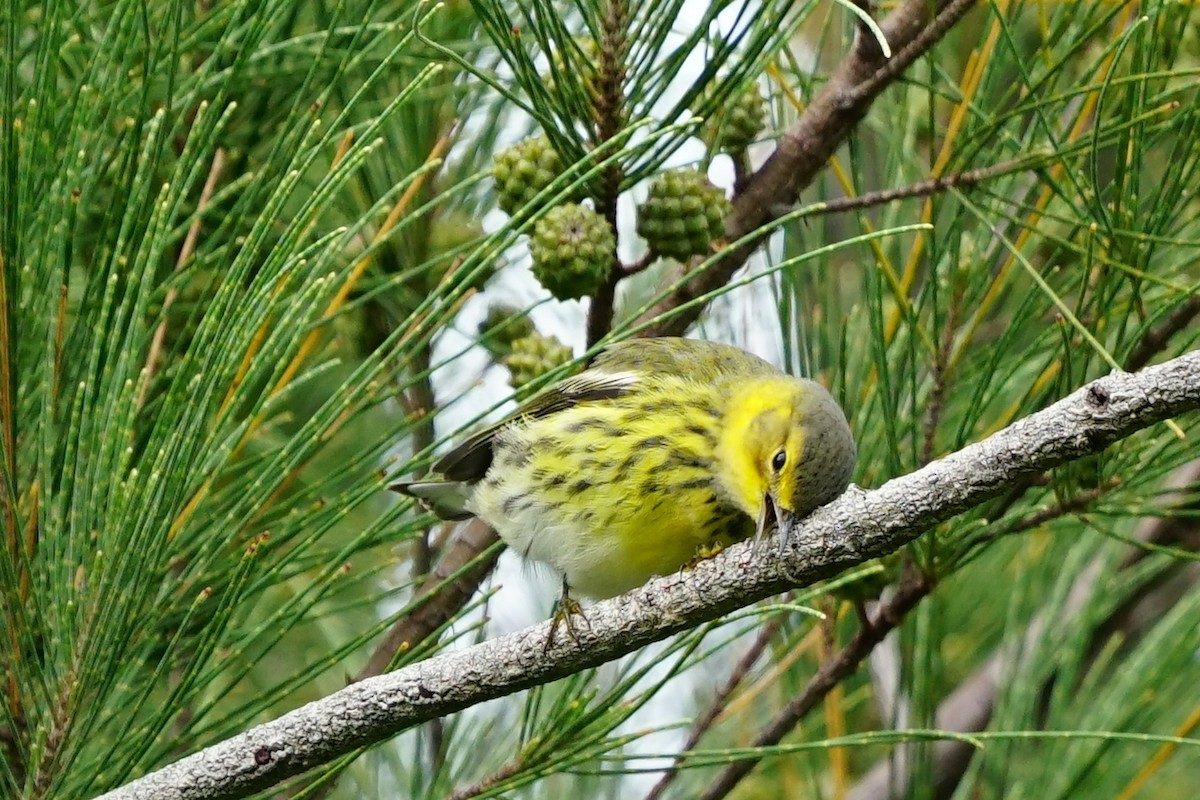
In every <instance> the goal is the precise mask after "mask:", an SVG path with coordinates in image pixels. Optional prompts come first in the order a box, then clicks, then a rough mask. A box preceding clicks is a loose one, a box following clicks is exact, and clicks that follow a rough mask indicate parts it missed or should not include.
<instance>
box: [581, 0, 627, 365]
mask: <svg viewBox="0 0 1200 800" xmlns="http://www.w3.org/2000/svg"><path fill="white" fill-rule="evenodd" d="M598 44H599V45H600V58H599V63H598V64H597V65H596V79H595V85H596V93H595V112H596V120H595V122H596V146H597V147H601V146H603V145H604V143H605V142H608V141H611V140H612V139H613V138H614V137H616V136H617V135H618V134H619V133H620V132H621V128H622V126H623V125H624V122H625V70H626V66H625V62H626V58H627V56H628V53H629V0H607V1H606V2H605V3H604V4H603V5H602V8H601V12H600V40H599V42H598ZM622 175H623V173H622V170H621V166H620V165H619V164H616V163H614V164H613V165H612V166H611V167H608V168H607V169H605V170H604V173H603V175H601V178H600V180H601V184H602V185H601V188H600V193H599V196H598V197H597V198H596V200H597V203H596V205H597V208H599V209H600V212H601V213H602V214H603V215H604V218H605V220H607V221H608V224H609V227H611V228H612V230H613V233H616V231H617V199H618V198H619V197H620V195H621V179H622ZM622 277H623V275H622V271H621V269H620V260H619V258H618V257H617V251H616V246H615V245H614V247H613V252H612V259H611V265H610V267H609V270H608V274H607V275H605V276H604V278H603V279H602V280H601V281H600V285H599V286H598V287H597V288H596V291H595V292H594V293H593V294H592V299H591V304H590V305H589V307H588V319H587V344H588V347H591V346H592V345H594V344H595V343H596V342H598V341H600V340H601V339H603V338H604V336H605V334H607V333H608V331H609V330H610V329H611V328H612V321H613V302H614V300H615V298H616V292H617V283H619V282H620V280H621V278H622Z"/></svg>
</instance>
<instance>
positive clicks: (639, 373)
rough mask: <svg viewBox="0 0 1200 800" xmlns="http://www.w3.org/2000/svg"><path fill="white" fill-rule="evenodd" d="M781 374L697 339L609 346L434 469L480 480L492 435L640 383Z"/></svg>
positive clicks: (487, 464)
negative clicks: (663, 377) (672, 377)
mask: <svg viewBox="0 0 1200 800" xmlns="http://www.w3.org/2000/svg"><path fill="white" fill-rule="evenodd" d="M777 374H779V370H777V369H776V368H775V367H773V366H771V364H770V363H768V362H766V361H764V360H763V359H761V358H759V357H758V356H753V355H750V354H749V353H747V352H745V351H744V350H739V349H738V348H736V347H731V346H729V345H726V344H717V343H715V342H706V341H702V340H700V339H678V338H666V337H664V338H659V339H629V340H628V341H624V342H617V343H616V344H612V345H609V346H608V347H606V348H605V349H604V350H602V351H600V353H599V354H598V355H597V356H596V358H595V360H593V361H592V364H591V366H590V367H588V369H587V370H585V371H584V372H581V373H579V374H578V375H576V376H574V377H572V378H567V379H566V380H564V381H562V382H560V383H557V384H555V385H553V386H551V387H549V388H548V389H546V390H544V391H542V392H539V393H538V394H536V395H534V396H533V397H531V398H530V399H529V400H527V401H525V403H523V404H522V405H521V407H520V408H518V409H517V410H516V411H515V412H513V413H512V414H511V415H510V416H508V417H505V418H504V419H502V420H500V421H499V422H497V423H495V424H494V425H491V426H490V427H488V428H486V429H484V430H482V431H480V432H479V433H476V434H475V435H474V436H471V437H470V438H468V439H467V440H465V441H464V442H462V443H461V444H459V445H458V446H457V447H455V448H454V449H453V450H451V451H450V452H448V453H446V455H444V456H442V458H441V459H439V460H438V462H437V463H436V464H434V465H433V469H434V471H436V472H440V473H442V475H444V476H445V477H446V479H447V480H452V481H466V482H468V483H470V482H473V481H477V480H480V479H481V478H483V476H484V474H486V473H487V471H488V467H490V466H491V465H492V444H493V442H494V440H495V438H496V434H497V433H499V432H500V430H501V429H503V428H504V427H505V426H507V425H509V424H510V423H512V422H514V421H515V420H520V419H537V418H539V417H546V416H549V415H550V414H554V413H556V412H558V411H562V410H563V409H566V408H570V407H572V406H575V405H578V404H579V403H587V402H595V401H598V400H609V399H612V398H616V397H621V396H622V395H624V394H625V393H626V392H628V391H629V389H630V388H631V387H632V386H634V384H636V383H637V381H638V380H639V379H650V380H653V378H654V377H655V376H659V375H676V376H679V377H685V378H688V379H691V380H695V381H699V382H710V383H711V382H717V381H721V380H726V379H729V378H740V377H748V376H753V375H777Z"/></svg>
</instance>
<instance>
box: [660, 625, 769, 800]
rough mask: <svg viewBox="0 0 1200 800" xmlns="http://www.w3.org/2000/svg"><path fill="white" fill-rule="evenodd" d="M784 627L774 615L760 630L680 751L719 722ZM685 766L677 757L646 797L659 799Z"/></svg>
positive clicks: (683, 750) (688, 747)
mask: <svg viewBox="0 0 1200 800" xmlns="http://www.w3.org/2000/svg"><path fill="white" fill-rule="evenodd" d="M782 626H783V620H782V619H780V618H779V617H775V618H773V619H772V620H771V621H770V622H768V623H767V624H766V625H764V626H762V628H760V629H759V631H758V636H757V637H756V638H755V640H754V643H753V644H751V645H750V647H749V648H748V649H747V650H746V652H745V653H744V654H743V655H742V657H741V659H740V660H739V661H738V663H737V664H736V665H735V666H734V668H733V670H732V671H730V673H729V676H728V677H727V678H726V679H725V683H723V684H722V685H721V687H720V688H719V689H717V693H716V694H715V695H714V696H713V699H712V700H711V701H710V702H709V704H708V708H706V709H705V710H704V713H703V714H701V715H700V716H699V717H698V718H697V719H696V721H695V722H693V723H692V729H691V731H690V732H689V733H688V738H687V742H686V743H684V745H683V747H682V748H680V750H681V752H687V751H689V750H693V749H695V747H696V745H698V744H699V743H700V740H701V739H702V738H704V734H706V733H708V730H709V729H710V728H711V727H712V726H713V723H714V722H716V721H717V718H718V717H720V716H721V712H722V711H724V710H725V707H726V706H727V705H728V704H729V698H730V697H732V696H733V692H734V691H735V690H736V689H737V688H738V687H739V686H741V684H742V681H744V680H745V679H746V676H747V675H748V674H750V670H751V669H753V668H754V665H755V664H756V663H758V659H759V658H761V657H762V654H763V653H764V652H765V651H766V649H767V647H768V646H770V644H771V642H772V641H774V639H775V636H776V634H778V633H779V629H780V628H781V627H782ZM682 766H683V758H682V757H680V756H677V757H676V758H675V760H674V761H673V762H671V766H669V767H667V768H666V770H664V771H663V774H662V777H660V778H659V779H658V783H656V784H654V786H653V788H651V789H650V791H649V792H647V794H646V800H658V798H659V797H662V794H663V792H665V791H666V790H667V788H668V787H669V786H670V785H671V783H672V782H673V781H674V780H675V777H676V776H677V775H678V774H679V769H680V767H682Z"/></svg>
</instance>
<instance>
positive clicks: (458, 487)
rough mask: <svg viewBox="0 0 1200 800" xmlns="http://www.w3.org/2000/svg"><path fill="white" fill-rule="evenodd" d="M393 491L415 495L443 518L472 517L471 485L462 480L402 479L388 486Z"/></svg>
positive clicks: (410, 495)
mask: <svg viewBox="0 0 1200 800" xmlns="http://www.w3.org/2000/svg"><path fill="white" fill-rule="evenodd" d="M388 488H389V489H391V490H392V491H393V492H399V493H400V494H406V495H408V496H409V497H415V498H417V500H418V501H420V503H421V505H422V506H424V507H425V508H427V509H429V510H430V511H431V512H433V513H434V514H436V515H437V516H438V517H439V518H441V519H447V520H456V519H470V518H471V517H473V516H474V514H472V513H471V512H470V511H468V510H467V498H468V497H470V494H471V487H469V486H468V485H467V484H466V483H463V482H462V481H400V482H399V483H393V484H392V485H391V486H389V487H388Z"/></svg>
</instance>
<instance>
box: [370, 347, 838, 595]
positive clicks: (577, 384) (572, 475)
mask: <svg viewBox="0 0 1200 800" xmlns="http://www.w3.org/2000/svg"><path fill="white" fill-rule="evenodd" d="M855 458H856V448H855V442H854V437H853V434H852V433H851V430H850V426H849V423H848V421H847V419H846V415H845V414H844V412H843V411H842V409H841V407H839V405H838V404H837V402H836V401H835V400H834V399H833V397H832V396H831V395H830V394H829V392H828V391H826V389H825V388H824V387H823V386H821V385H820V384H819V383H817V382H816V381H813V380H809V379H806V378H800V377H795V376H792V375H789V374H787V373H785V372H782V371H781V370H779V369H777V368H775V367H774V366H772V365H771V364H770V363H769V362H767V361H765V360H763V359H761V358H759V357H757V356H755V355H752V354H750V353H748V352H746V351H744V350H741V349H739V348H736V347H733V346H730V345H724V344H718V343H714V342H709V341H704V340H699V339H684V338H673V337H660V338H644V339H630V340H627V341H623V342H619V343H615V344H612V345H609V346H607V347H606V348H605V349H604V350H602V351H601V352H600V353H598V354H597V356H596V357H595V359H594V361H593V362H592V363H591V365H590V366H589V367H588V368H587V369H586V370H584V371H583V372H581V373H579V374H577V375H575V376H573V377H568V378H566V379H564V380H562V381H560V382H559V383H557V384H554V385H552V386H550V387H549V388H548V389H546V390H544V391H542V392H540V393H538V394H536V395H534V396H533V397H531V398H530V399H529V400H527V401H526V402H524V403H523V404H522V405H521V406H520V407H518V408H517V410H516V411H515V412H513V413H512V414H511V415H509V416H508V417H506V418H505V419H503V420H501V421H500V422H498V423H496V424H494V425H491V426H490V427H488V428H486V429H485V430H482V431H480V432H478V433H476V434H474V435H473V436H470V437H469V438H467V439H465V440H464V441H463V442H462V443H461V444H459V445H458V446H456V447H454V448H453V449H451V450H450V451H449V452H447V453H446V454H445V455H444V456H442V457H441V458H440V459H439V460H438V461H437V462H436V463H435V464H434V465H433V472H434V473H438V474H440V476H441V477H440V479H434V480H415V481H401V482H398V483H393V484H392V485H391V486H390V487H389V488H391V489H392V490H394V491H397V492H400V493H402V494H405V495H408V496H410V497H414V498H416V499H417V500H419V501H420V502H421V503H422V504H423V505H424V506H425V507H426V508H427V509H429V510H430V511H431V512H433V513H434V514H435V515H436V516H438V517H440V518H442V519H446V520H456V519H468V518H470V517H472V516H474V517H479V518H480V519H482V520H483V521H484V522H486V523H487V524H488V525H490V526H491V527H492V528H493V529H495V531H496V532H497V533H498V534H499V536H500V537H501V538H502V539H503V540H504V541H505V542H506V543H507V544H508V546H509V547H510V548H511V549H513V550H514V551H516V552H517V553H519V554H520V555H521V556H523V557H524V558H525V559H527V560H529V561H532V562H537V563H542V564H546V565H549V566H550V567H551V568H552V569H553V570H555V571H556V572H557V573H558V574H559V575H560V576H561V578H562V597H561V598H560V601H561V602H563V603H564V604H568V603H569V604H570V605H573V606H574V607H575V608H576V609H577V608H578V604H577V603H574V601H573V600H572V599H571V598H572V597H573V596H574V595H582V596H584V597H588V598H592V599H604V598H609V597H614V596H616V595H619V594H622V593H624V592H626V591H629V590H630V589H633V588H636V587H638V586H640V585H642V584H644V583H645V582H646V581H647V580H649V579H650V578H651V577H653V576H656V575H667V574H671V573H673V572H676V571H679V570H680V569H681V568H684V567H687V566H688V565H690V564H693V563H695V562H696V561H697V559H699V558H705V557H709V556H711V555H713V554H715V553H716V552H718V551H720V550H721V549H723V548H724V547H726V546H728V545H729V544H731V543H733V542H736V541H740V540H744V539H747V538H749V537H751V536H753V537H755V541H756V542H761V541H762V540H763V538H764V537H765V536H766V535H768V533H769V532H770V531H771V530H772V529H777V530H778V535H779V536H780V537H781V541H782V540H786V539H787V537H789V536H790V535H791V533H792V530H793V528H794V526H795V524H796V522H797V520H799V519H801V518H802V517H804V516H806V515H807V514H809V513H810V512H812V511H813V510H814V509H816V508H817V507H819V506H822V505H824V504H826V503H828V502H830V501H832V500H833V499H835V498H836V497H837V496H838V495H840V494H841V493H842V492H843V491H844V490H845V488H846V487H847V486H848V485H849V482H850V479H851V476H852V473H853V471H854V464H855Z"/></svg>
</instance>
